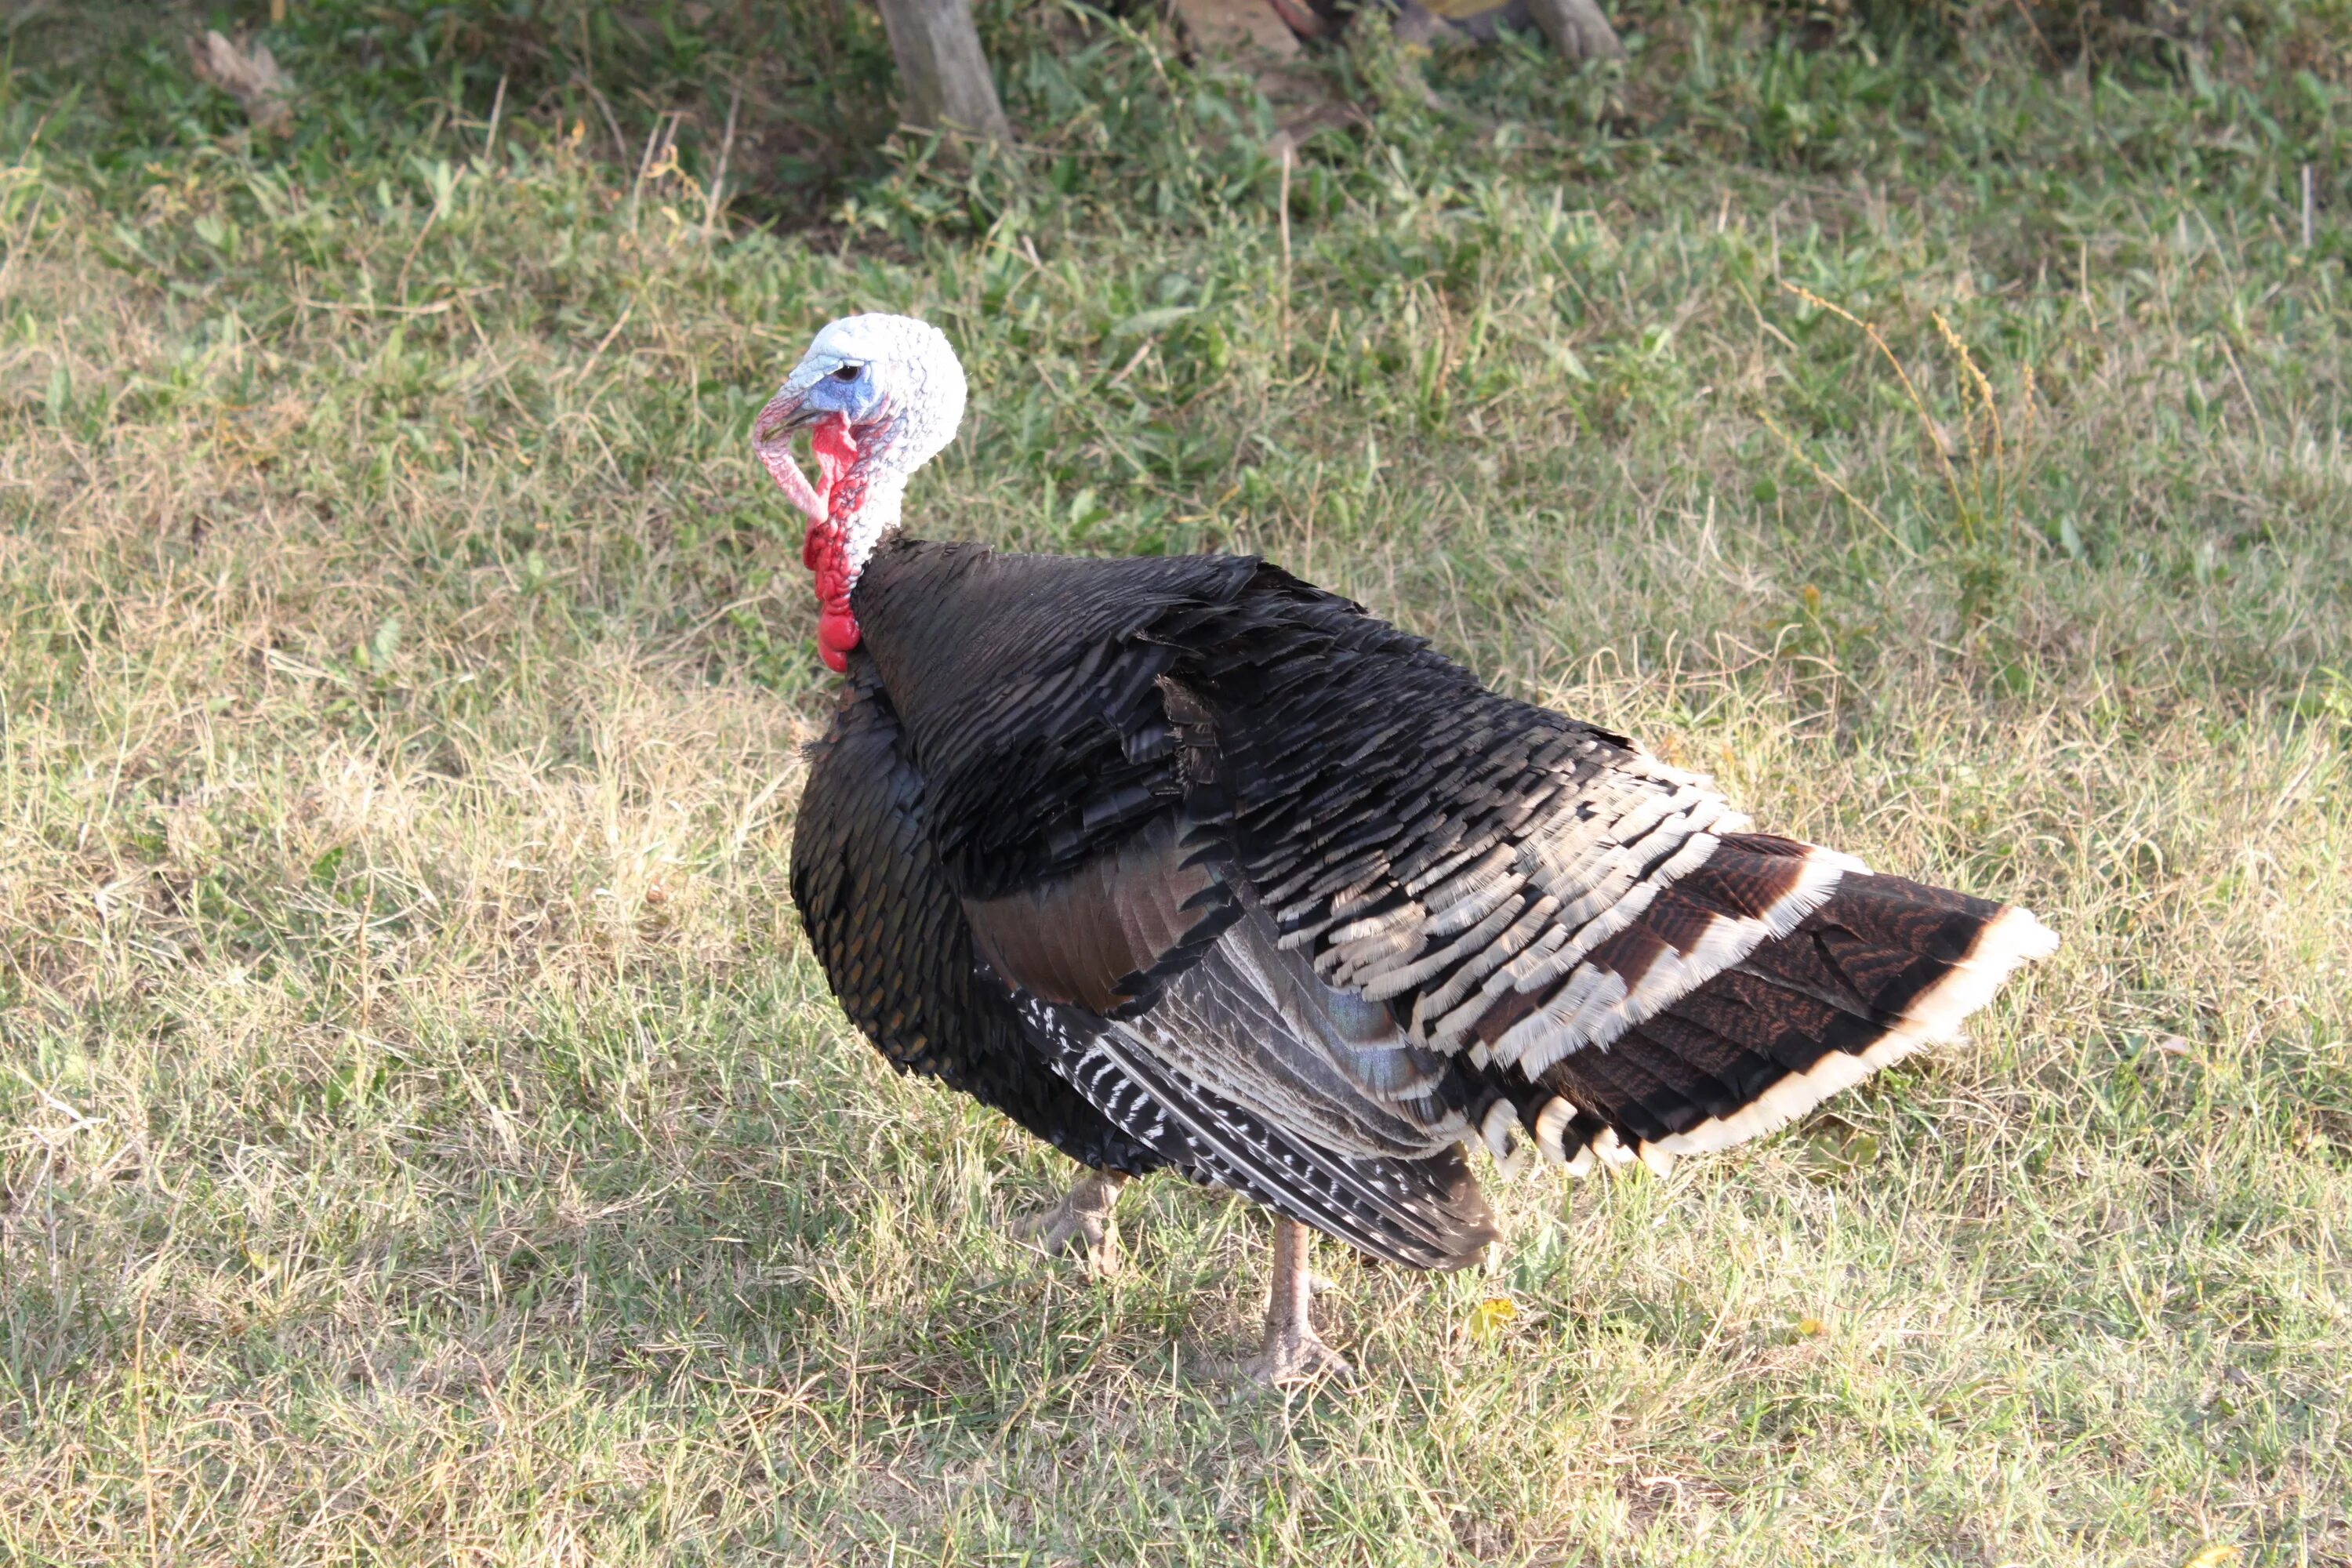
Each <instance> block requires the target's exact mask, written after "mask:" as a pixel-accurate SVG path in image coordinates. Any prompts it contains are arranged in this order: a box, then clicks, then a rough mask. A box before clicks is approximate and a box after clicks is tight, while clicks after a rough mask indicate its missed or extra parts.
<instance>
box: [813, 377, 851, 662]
mask: <svg viewBox="0 0 2352 1568" xmlns="http://www.w3.org/2000/svg"><path fill="white" fill-rule="evenodd" d="M809 446H810V447H812V448H813V449H814V451H815V453H816V470H817V479H818V486H817V489H818V493H819V495H821V496H822V497H823V498H824V503H825V504H824V510H825V517H824V521H823V522H812V523H810V524H809V530H808V537H807V538H806V539H805V540H804V541H803V542H802V544H801V564H802V565H803V566H805V567H807V568H808V569H809V570H810V571H811V572H814V573H815V574H816V603H817V617H816V651H817V656H818V657H819V658H823V659H824V664H825V668H827V669H830V670H832V671H834V672H835V674H839V673H840V672H841V671H843V670H845V669H847V668H849V650H850V649H852V648H854V647H856V646H857V645H858V642H859V641H860V640H861V637H862V636H863V634H862V633H860V632H859V630H858V627H857V617H856V616H854V615H852V614H851V613H850V609H849V589H850V585H851V584H850V565H849V554H848V551H847V548H846V545H847V535H848V531H849V528H848V520H849V519H850V518H853V517H855V516H856V515H857V508H858V504H859V503H860V502H861V501H862V500H864V499H865V497H864V494H863V491H864V489H865V487H864V486H863V485H862V484H860V483H858V482H857V481H856V479H855V478H854V477H853V476H852V472H851V470H852V469H853V468H855V467H856V462H857V442H856V437H853V436H851V434H850V431H849V420H848V419H847V418H846V417H845V416H842V415H838V414H835V415H828V416H825V417H824V418H823V419H820V420H818V421H817V424H816V428H815V429H814V430H812V431H811V432H810V433H809Z"/></svg>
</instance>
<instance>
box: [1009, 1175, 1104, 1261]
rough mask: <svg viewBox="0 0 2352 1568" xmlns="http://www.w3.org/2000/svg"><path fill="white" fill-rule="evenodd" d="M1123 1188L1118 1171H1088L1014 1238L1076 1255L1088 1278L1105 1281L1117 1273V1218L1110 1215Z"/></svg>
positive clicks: (1020, 1226) (1022, 1225)
mask: <svg viewBox="0 0 2352 1568" xmlns="http://www.w3.org/2000/svg"><path fill="white" fill-rule="evenodd" d="M1125 1185H1127V1177H1126V1176H1125V1175H1124V1174H1122V1173H1119V1172H1118V1171H1088V1172H1087V1173H1085V1174H1084V1175H1081V1176H1080V1177H1079V1178H1078V1179H1077V1180H1076V1181H1075V1182H1072V1183H1071V1184H1070V1190H1069V1191H1068V1192H1066V1193H1065V1194H1062V1201H1061V1202H1060V1203H1058V1204H1055V1205H1054V1206H1053V1207H1052V1208H1050V1209H1047V1210H1046V1211H1045V1213H1043V1214H1037V1215H1030V1216H1029V1217H1028V1218H1027V1219H1024V1220H1023V1221H1021V1222H1020V1223H1019V1224H1018V1225H1016V1226H1014V1227H1013V1234H1014V1235H1015V1236H1018V1237H1022V1238H1023V1239H1024V1240H1028V1241H1034V1242H1035V1243H1036V1244H1037V1245H1038V1247H1041V1248H1043V1249H1044V1250H1045V1251H1046V1252H1048V1253H1053V1254H1060V1253H1065V1252H1073V1251H1075V1252H1076V1253H1077V1254H1078V1256H1079V1258H1080V1260H1081V1262H1082V1263H1083V1264H1084V1266H1085V1268H1086V1271H1087V1274H1088V1275H1090V1276H1092V1277H1094V1278H1096V1279H1106V1278H1108V1277H1109V1276H1110V1275H1113V1274H1116V1273H1118V1215H1115V1214H1113V1213H1112V1212H1111V1211H1112V1207H1113V1205H1116V1204H1117V1203H1118V1190H1119V1189H1120V1188H1121V1187H1123V1186H1125Z"/></svg>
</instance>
